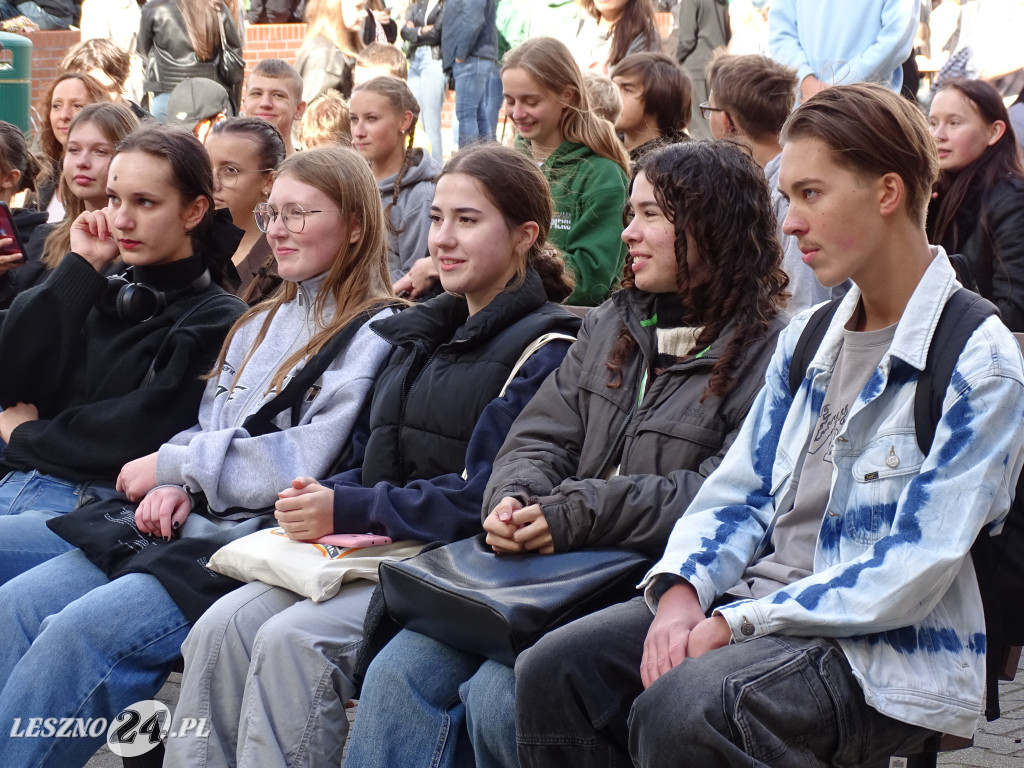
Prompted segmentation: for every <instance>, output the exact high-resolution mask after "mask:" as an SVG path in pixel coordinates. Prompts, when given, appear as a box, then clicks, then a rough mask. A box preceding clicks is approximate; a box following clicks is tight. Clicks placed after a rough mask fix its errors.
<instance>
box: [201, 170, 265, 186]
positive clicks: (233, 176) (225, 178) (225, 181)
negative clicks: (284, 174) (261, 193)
mask: <svg viewBox="0 0 1024 768" xmlns="http://www.w3.org/2000/svg"><path fill="white" fill-rule="evenodd" d="M273 170H274V169H273V168H261V169H260V170H258V171H240V170H238V169H237V168H232V167H231V166H230V165H226V166H224V167H223V168H214V169H213V175H214V177H216V179H217V181H219V182H220V184H221V186H223V187H228V188H231V187H233V186H235V184H236V183H237V182H238V177H239V176H246V175H247V174H250V173H270V172H271V171H273Z"/></svg>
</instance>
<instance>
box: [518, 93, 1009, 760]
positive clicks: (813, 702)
mask: <svg viewBox="0 0 1024 768" xmlns="http://www.w3.org/2000/svg"><path fill="white" fill-rule="evenodd" d="M782 137H783V151H782V172H781V177H780V187H781V188H782V190H783V192H784V193H785V194H786V195H787V196H788V197H789V200H790V208H789V214H788V216H787V218H786V223H785V229H786V231H787V232H788V233H791V234H793V235H795V236H796V237H797V239H798V241H799V244H800V248H801V250H802V251H803V253H804V259H805V260H806V261H807V263H808V264H810V266H811V267H812V268H813V269H814V271H815V273H816V274H817V277H818V279H819V280H820V281H821V282H822V284H823V285H826V286H834V285H837V284H838V283H840V282H842V281H843V280H845V279H847V278H850V279H852V281H853V283H854V286H855V287H854V288H853V289H851V290H850V292H849V293H848V294H847V295H846V297H845V299H844V300H843V303H842V304H841V305H840V307H839V309H838V311H837V313H836V315H835V317H834V319H833V320H832V323H831V325H830V327H829V328H828V331H827V332H826V334H825V336H824V339H823V340H822V343H821V345H820V347H819V348H818V351H817V353H816V354H815V355H814V356H813V358H812V360H811V362H810V364H809V366H808V368H807V371H806V373H805V375H804V378H803V380H802V382H801V384H800V386H799V388H798V389H797V391H796V393H795V395H794V394H791V392H790V388H789V381H788V376H789V364H790V360H791V359H792V357H793V352H794V347H795V345H796V342H797V339H798V338H799V336H800V333H801V331H802V329H803V327H804V325H805V323H806V322H807V319H808V318H809V316H810V313H803V314H801V315H799V316H798V317H797V318H796V319H795V320H794V321H793V323H792V325H791V326H790V327H789V328H788V329H787V330H786V331H784V332H783V334H782V336H781V337H780V340H779V346H778V349H777V350H776V353H775V357H774V359H773V361H772V363H771V364H770V366H769V368H768V374H767V377H766V385H765V387H764V389H763V390H762V391H761V393H760V394H759V395H758V398H757V400H756V401H755V403H754V405H753V407H752V408H751V410H750V414H749V415H748V417H747V420H746V422H745V423H744V426H743V428H742V430H741V432H740V434H739V436H738V437H737V439H736V442H735V443H734V444H733V446H732V447H731V448H730V450H729V452H728V454H727V455H726V456H725V458H724V460H723V462H722V464H721V465H720V466H719V468H718V469H717V470H716V471H715V472H714V474H712V475H711V477H710V478H708V480H707V481H706V482H705V483H704V485H703V487H702V488H701V491H700V492H699V493H698V495H697V496H696V498H695V499H694V500H693V502H692V503H691V504H690V507H689V509H688V510H686V514H685V515H684V516H683V517H682V518H680V520H679V521H678V522H677V524H676V527H675V529H674V531H673V533H672V536H671V538H670V539H669V543H668V547H667V550H666V553H665V556H664V557H663V559H662V560H661V561H660V562H659V563H658V564H657V565H656V566H655V567H654V568H653V569H652V570H651V572H650V573H649V574H648V576H647V577H646V578H645V580H644V583H643V586H644V587H645V588H646V593H645V597H646V601H645V600H644V599H642V598H637V599H636V600H633V601H631V602H629V603H624V604H622V605H619V606H614V607H612V608H609V609H606V610H604V611H601V612H599V613H597V614H594V615H592V616H590V617H587V618H585V619H582V620H580V621H577V622H574V623H573V624H570V625H568V626H566V627H563V628H562V629H560V630H558V631H556V632H554V633H551V634H549V635H548V636H546V637H545V638H544V639H543V640H541V641H540V642H539V643H538V644H537V645H536V646H534V647H533V648H531V649H530V650H528V651H527V652H525V653H524V654H523V655H522V656H520V658H519V660H518V663H517V665H516V686H517V688H516V697H517V701H516V713H517V727H518V741H519V753H520V761H521V764H522V765H523V766H524V768H532V767H533V766H556V765H557V766H559V767H560V768H564V767H565V766H589V765H598V764H600V765H606V766H619V765H622V766H632V765H634V764H635V765H637V766H642V767H643V768H652V767H654V766H676V765H679V764H680V762H681V761H685V762H686V763H687V764H689V765H699V766H702V767H703V766H733V765H797V764H799V765H813V764H817V763H819V762H820V763H822V764H826V763H827V764H829V765H851V766H853V765H856V766H870V765H887V764H888V758H889V756H890V755H892V754H894V753H899V752H901V751H906V750H909V749H911V748H912V747H913V746H915V745H916V744H918V743H919V742H921V741H922V740H923V739H924V738H925V737H927V736H928V735H929V734H930V733H931V732H932V731H942V732H946V733H953V734H957V735H960V736H970V735H971V734H972V733H973V732H974V728H975V725H976V723H977V720H978V715H979V713H980V711H981V705H982V694H983V688H984V667H985V642H984V641H985V621H984V616H983V615H982V606H981V599H980V595H979V591H978V585H977V580H976V578H975V573H974V568H973V565H972V561H971V559H970V558H969V557H968V550H969V549H970V547H971V544H972V543H973V542H974V540H975V538H976V537H977V536H978V535H979V533H981V532H982V531H983V530H984V531H985V532H986V533H987V532H988V527H989V526H991V525H993V524H995V523H998V522H1000V521H1001V520H1002V518H1003V517H1004V516H1005V514H1006V511H1007V509H1008V507H1009V504H1010V495H1011V493H1012V490H1013V482H1014V478H1016V476H1017V474H1018V473H1019V471H1020V468H1021V463H1022V461H1024V449H1022V447H1024V420H1022V415H1024V365H1022V362H1021V356H1020V352H1019V351H1018V348H1017V344H1016V342H1015V341H1014V340H1013V337H1012V336H1011V335H1010V333H1009V332H1008V331H1007V330H1006V328H1005V326H1003V324H1002V323H1001V322H1000V321H999V319H998V318H997V317H990V318H988V319H986V320H985V321H984V322H983V323H982V324H981V326H980V327H979V328H978V329H977V330H976V331H975V332H974V334H973V335H972V336H971V338H970V339H969V340H968V342H967V344H966V345H965V347H964V350H963V352H962V354H961V356H960V358H959V361H958V362H957V365H956V368H955V370H954V372H953V375H952V378H951V383H950V385H949V388H948V391H947V392H946V395H945V400H944V404H943V414H942V417H941V419H940V421H939V423H938V425H937V427H936V430H935V438H934V441H933V443H932V447H931V450H930V451H929V453H928V455H927V456H924V455H922V454H921V452H920V449H919V448H918V446H917V441H916V435H915V425H914V413H913V408H914V392H915V387H916V382H917V377H918V374H919V372H920V370H921V369H922V368H923V367H924V365H925V358H926V355H927V352H928V349H929V345H930V343H931V340H932V334H933V332H934V330H935V325H936V322H937V320H938V317H939V313H940V311H941V308H942V306H943V305H944V303H945V302H946V301H947V300H948V298H949V296H950V295H951V294H952V293H953V292H954V291H955V290H957V288H958V287H959V286H958V284H957V283H956V280H955V275H954V273H953V269H952V267H950V265H949V263H948V260H947V258H946V255H945V254H944V253H943V251H942V250H941V249H939V248H935V247H931V246H929V245H928V241H927V239H926V237H925V233H924V214H925V209H926V206H927V203H928V198H929V194H930V191H931V186H932V183H933V181H934V180H935V176H936V173H937V160H936V156H935V150H934V147H933V144H932V142H930V141H929V140H928V139H929V134H928V127H927V125H926V124H925V122H924V118H923V117H922V115H921V114H920V112H919V111H918V110H917V109H916V108H915V107H914V106H913V105H911V104H910V103H909V102H907V101H905V100H904V99H901V98H900V97H899V96H898V95H895V94H893V93H891V92H889V91H887V90H886V89H884V88H881V87H880V86H872V85H864V84H858V85H850V86H837V87H833V88H829V89H827V90H825V91H822V92H821V93H819V94H817V95H816V96H814V97H813V98H811V99H810V100H808V101H807V102H806V103H805V104H804V105H803V106H801V107H800V108H799V109H797V110H796V112H794V113H793V115H792V116H791V117H790V118H789V120H788V121H787V123H786V125H785V127H784V128H783V132H782ZM652 614H653V615H652ZM627 714H628V725H627Z"/></svg>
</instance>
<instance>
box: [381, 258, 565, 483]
mask: <svg viewBox="0 0 1024 768" xmlns="http://www.w3.org/2000/svg"><path fill="white" fill-rule="evenodd" d="M372 327H373V330H374V331H376V332H377V333H378V334H379V335H380V336H381V337H382V338H384V339H386V340H387V341H388V342H390V343H391V344H392V345H394V346H395V351H394V352H392V354H391V359H390V360H389V362H388V364H387V366H386V367H385V369H384V371H383V373H382V374H381V376H380V378H379V379H378V382H377V385H376V387H375V389H374V393H373V404H372V405H371V407H370V429H371V432H370V439H369V441H368V443H367V446H366V455H365V459H364V461H363V478H362V480H363V485H364V486H366V487H370V486H372V485H375V484H376V483H379V482H387V483H391V484H393V485H399V486H402V485H405V484H407V483H408V482H410V481H412V480H420V479H427V478H433V477H438V476H440V475H445V474H450V473H456V474H461V473H462V471H463V470H464V469H465V467H466V447H467V445H468V443H469V438H470V436H471V435H472V434H473V429H474V427H475V426H476V422H477V419H478V418H479V417H480V414H481V412H482V411H483V409H484V407H485V406H486V405H487V404H488V403H489V402H491V400H493V399H494V398H496V397H497V396H498V393H499V392H500V391H501V388H502V387H503V386H504V385H505V382H506V381H507V380H508V377H509V374H510V373H511V372H512V368H513V366H515V364H516V361H517V360H518V359H519V357H520V355H521V354H522V352H523V350H524V349H525V348H526V347H527V346H528V345H529V344H530V342H532V341H533V340H534V339H536V338H537V337H539V336H541V335H543V334H545V333H549V332H559V333H568V334H572V335H575V334H576V331H577V329H578V328H579V319H578V318H577V317H575V316H574V315H572V314H571V313H570V312H568V311H567V310H566V309H564V308H563V307H560V306H558V305H557V304H552V303H550V302H548V301H547V297H546V295H545V293H544V288H543V286H542V285H541V280H540V277H539V276H538V275H537V273H536V272H534V271H533V270H530V271H529V272H528V273H527V276H526V280H525V281H524V282H523V284H522V285H521V286H520V287H519V288H517V289H515V290H512V291H506V292H504V293H501V294H499V295H498V296H497V297H496V298H495V299H494V300H493V301H492V302H491V303H490V304H488V305H487V306H486V307H485V308H484V309H482V310H480V312H478V313H477V314H475V315H473V316H472V317H469V316H468V309H467V307H466V302H465V300H464V299H462V298H458V297H456V296H452V295H448V294H443V295H441V296H438V297H437V298H435V299H432V300H430V301H428V302H425V303H423V304H419V305H417V306H415V307H412V308H410V309H407V310H405V311H404V312H402V313H400V314H398V315H394V316H392V317H388V318H384V319H382V320H378V321H376V322H375V323H374V324H373V326H372Z"/></svg>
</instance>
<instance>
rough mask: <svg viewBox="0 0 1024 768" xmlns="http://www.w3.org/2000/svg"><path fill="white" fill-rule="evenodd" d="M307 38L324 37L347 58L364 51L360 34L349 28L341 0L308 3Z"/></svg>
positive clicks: (310, 0)
mask: <svg viewBox="0 0 1024 768" xmlns="http://www.w3.org/2000/svg"><path fill="white" fill-rule="evenodd" d="M305 19H306V23H307V24H308V25H309V26H308V28H307V29H306V37H307V38H310V37H314V36H315V35H322V36H323V37H326V38H327V39H328V40H330V41H331V42H332V43H334V45H335V46H336V47H337V48H338V50H340V51H341V52H342V53H344V54H345V55H346V56H355V55H356V54H357V53H359V51H361V50H362V49H363V40H362V38H361V37H360V35H359V33H358V32H354V31H352V30H351V29H349V28H348V23H347V21H348V20H346V19H345V17H344V13H343V12H342V9H341V0H309V2H307V3H306V14H305Z"/></svg>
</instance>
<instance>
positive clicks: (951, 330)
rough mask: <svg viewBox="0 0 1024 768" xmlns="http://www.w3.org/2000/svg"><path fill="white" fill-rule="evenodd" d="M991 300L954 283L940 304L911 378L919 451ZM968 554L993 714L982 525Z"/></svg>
mask: <svg viewBox="0 0 1024 768" xmlns="http://www.w3.org/2000/svg"><path fill="white" fill-rule="evenodd" d="M998 314H999V310H998V309H996V307H995V305H994V304H992V302H990V301H987V300H985V299H983V298H982V297H981V296H979V295H978V294H976V293H974V292H972V291H969V290H967V289H965V288H961V289H958V290H957V291H955V292H954V293H953V295H952V296H950V297H949V300H948V301H947V302H946V306H944V307H943V308H942V314H941V315H939V322H938V323H937V324H936V326H935V334H934V335H933V336H932V340H931V344H930V345H929V347H928V360H927V362H926V363H925V367H924V370H923V371H922V372H921V375H920V376H919V377H918V379H917V391H916V392H915V394H914V429H915V431H916V433H917V445H918V447H919V448H920V449H921V453H923V454H925V455H926V456H927V455H928V451H929V450H931V447H932V441H933V440H934V439H935V427H936V425H937V424H938V423H939V419H941V418H942V401H943V400H944V399H945V397H946V390H947V389H948V388H949V382H950V380H951V379H952V377H953V368H954V367H955V366H956V363H957V361H958V360H959V359H960V355H961V354H962V353H963V351H964V346H965V345H966V344H967V340H968V339H969V338H970V337H971V335H972V334H973V333H974V332H975V331H976V330H977V329H978V326H979V325H981V324H982V323H983V322H985V318H987V317H989V316H991V315H998ZM971 559H972V560H973V562H974V571H975V573H976V574H977V578H978V591H979V592H980V593H981V604H982V608H983V609H984V611H985V635H986V653H985V691H986V696H985V716H986V717H987V719H989V720H995V719H996V718H998V717H999V663H1000V655H1001V654H1002V647H1003V632H1002V619H1001V615H1002V606H1001V605H1000V602H1001V601H1000V599H999V584H998V582H997V579H996V567H995V560H994V556H993V552H992V537H990V536H989V535H988V533H987V532H986V531H982V532H981V534H980V535H979V536H978V538H977V540H976V541H975V542H974V545H973V546H972V547H971Z"/></svg>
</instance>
